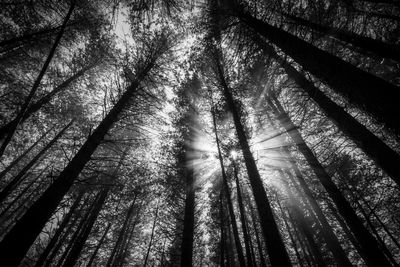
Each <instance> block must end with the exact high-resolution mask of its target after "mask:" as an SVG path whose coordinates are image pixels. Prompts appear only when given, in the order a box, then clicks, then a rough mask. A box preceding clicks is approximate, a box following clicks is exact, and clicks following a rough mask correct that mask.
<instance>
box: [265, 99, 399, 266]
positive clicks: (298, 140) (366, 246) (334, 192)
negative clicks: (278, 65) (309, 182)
mask: <svg viewBox="0 0 400 267" xmlns="http://www.w3.org/2000/svg"><path fill="white" fill-rule="evenodd" d="M269 102H270V104H271V105H270V106H271V108H273V109H274V112H275V114H276V116H277V119H278V120H279V121H280V123H281V125H282V126H283V127H284V128H285V129H286V130H289V131H287V133H288V135H289V136H290V137H291V138H292V139H293V141H294V143H295V144H296V146H297V148H298V149H299V151H300V152H301V153H302V154H303V155H304V157H305V158H306V160H307V161H308V163H309V165H310V166H311V168H312V169H313V171H314V173H315V175H316V177H317V178H318V180H319V181H320V183H321V184H322V185H323V186H324V188H325V190H326V191H327V192H328V194H329V196H330V197H331V199H332V200H333V202H334V203H335V205H336V207H337V209H338V211H339V213H340V214H341V215H342V216H343V218H344V219H345V220H346V222H347V224H348V225H349V227H350V229H351V230H352V232H353V233H354V236H355V237H356V239H357V240H358V242H359V243H360V246H361V247H362V249H363V255H362V256H365V258H364V260H365V262H366V263H367V265H368V266H377V265H382V266H391V264H390V263H389V262H388V260H387V259H386V257H385V255H384V254H383V253H382V251H381V250H380V248H379V245H378V243H377V241H376V239H375V238H374V237H373V236H372V235H371V233H370V232H369V231H368V230H367V229H366V228H365V226H364V225H363V223H362V221H361V220H360V218H358V216H357V214H356V213H355V211H354V210H353V208H352V207H351V206H350V204H349V202H348V201H347V200H346V198H345V197H344V196H343V194H342V193H341V192H340V190H339V188H338V187H337V186H336V185H335V183H334V182H333V181H332V178H331V177H330V175H329V174H328V173H327V172H326V171H325V169H324V167H322V165H321V163H319V161H318V159H317V158H316V157H315V155H314V153H313V152H312V151H311V149H310V148H309V147H308V146H307V145H306V143H305V141H304V139H303V138H302V136H301V134H300V133H299V131H298V130H297V129H296V127H295V126H294V124H293V122H292V121H291V120H290V118H289V116H288V115H287V114H286V113H285V112H284V110H283V108H282V106H280V103H279V102H278V101H277V99H276V98H275V101H274V103H272V102H271V101H269ZM274 105H276V107H275V106H274Z"/></svg>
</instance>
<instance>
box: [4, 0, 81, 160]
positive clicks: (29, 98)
mask: <svg viewBox="0 0 400 267" xmlns="http://www.w3.org/2000/svg"><path fill="white" fill-rule="evenodd" d="M75 4H76V0H73V1H71V6H70V8H69V10H68V13H67V15H66V16H65V19H64V22H63V24H62V25H61V29H60V31H59V33H58V34H57V37H56V40H55V41H54V44H53V46H52V48H51V50H50V53H49V55H48V56H47V58H46V61H45V63H44V65H43V67H42V69H41V70H40V73H39V75H38V77H37V78H36V80H35V82H34V84H33V86H32V88H31V90H30V92H29V95H28V96H27V98H26V99H25V102H24V104H23V105H22V107H21V110H20V111H19V112H18V114H17V116H16V118H15V120H14V121H15V123H14V124H13V125H12V127H10V130H9V132H8V134H7V136H6V138H5V139H4V141H3V143H2V144H1V147H0V157H1V156H3V153H4V151H5V150H6V147H7V146H8V144H9V143H10V141H11V138H12V137H13V135H14V133H15V131H16V129H17V127H18V124H19V123H20V121H21V120H22V118H23V116H24V114H25V112H26V110H27V108H28V106H29V104H30V103H31V101H32V98H33V96H34V95H35V93H36V91H37V89H38V88H39V85H40V83H41V82H42V79H43V76H44V74H45V73H46V71H47V68H48V67H49V65H50V62H51V60H52V59H53V56H54V54H55V52H56V49H57V47H58V44H59V43H60V40H61V38H62V36H63V34H64V31H65V27H66V26H67V23H68V20H69V18H70V17H71V14H72V11H73V10H74V8H75Z"/></svg>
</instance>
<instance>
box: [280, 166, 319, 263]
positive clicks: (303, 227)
mask: <svg viewBox="0 0 400 267" xmlns="http://www.w3.org/2000/svg"><path fill="white" fill-rule="evenodd" d="M279 173H280V175H281V176H282V179H281V181H282V184H283V186H284V189H285V191H286V192H287V194H288V204H287V207H288V214H289V216H290V217H293V218H294V220H295V221H294V222H295V223H296V224H297V226H298V228H299V230H300V231H301V232H302V233H303V235H304V236H305V238H306V239H307V242H308V244H309V245H310V248H311V251H312V254H313V255H314V257H315V261H316V263H317V266H319V267H321V266H326V265H325V263H324V258H323V256H322V253H321V250H320V249H319V247H318V245H317V243H316V242H315V239H314V236H313V234H312V232H311V231H310V227H309V226H308V223H307V219H306V218H305V217H304V215H303V213H302V211H301V210H300V208H299V207H298V206H296V204H295V203H296V202H297V201H296V199H295V197H294V196H293V194H292V191H291V189H290V187H289V184H288V183H287V182H286V180H285V178H284V173H283V171H282V170H279Z"/></svg>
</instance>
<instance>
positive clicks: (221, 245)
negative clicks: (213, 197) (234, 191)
mask: <svg viewBox="0 0 400 267" xmlns="http://www.w3.org/2000/svg"><path fill="white" fill-rule="evenodd" d="M219 195H220V197H219V219H220V241H219V257H220V259H219V262H220V263H219V266H220V267H225V244H226V242H225V232H224V221H225V218H224V217H225V216H224V208H223V207H224V205H223V201H224V200H223V191H222V190H221V192H220V194H219Z"/></svg>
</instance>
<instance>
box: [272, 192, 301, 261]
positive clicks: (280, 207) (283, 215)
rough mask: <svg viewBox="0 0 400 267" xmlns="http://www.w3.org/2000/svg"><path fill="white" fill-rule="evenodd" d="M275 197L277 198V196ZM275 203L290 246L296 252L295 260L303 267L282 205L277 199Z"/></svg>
mask: <svg viewBox="0 0 400 267" xmlns="http://www.w3.org/2000/svg"><path fill="white" fill-rule="evenodd" d="M277 198H278V196H277ZM277 203H278V207H279V209H280V211H281V214H282V220H283V222H284V224H285V226H286V229H287V232H288V235H289V239H290V241H291V242H292V246H293V249H294V252H295V254H296V258H297V261H298V262H299V265H300V267H304V263H303V259H302V258H301V256H300V253H299V250H298V248H297V244H296V240H295V239H294V237H293V234H292V232H291V231H290V227H289V224H288V222H287V218H286V215H285V211H284V210H283V208H282V205H281V203H280V201H279V200H278V201H277Z"/></svg>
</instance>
